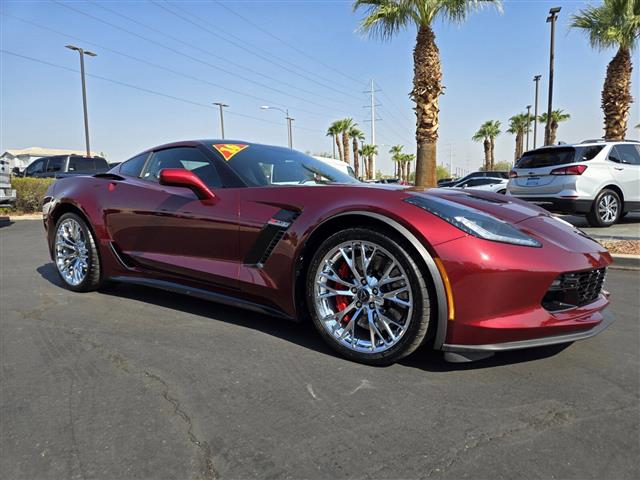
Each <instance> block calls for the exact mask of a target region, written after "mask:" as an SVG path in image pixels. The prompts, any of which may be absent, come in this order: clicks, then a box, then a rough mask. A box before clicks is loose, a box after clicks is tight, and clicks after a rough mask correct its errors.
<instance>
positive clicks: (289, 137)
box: [260, 105, 295, 148]
mask: <svg viewBox="0 0 640 480" xmlns="http://www.w3.org/2000/svg"><path fill="white" fill-rule="evenodd" d="M260 108H261V109H262V110H279V111H280V112H282V113H284V114H285V118H286V119H287V140H288V144H289V148H293V129H292V128H291V123H292V122H293V121H294V120H295V119H294V118H292V117H290V116H289V109H288V108H287V109H285V110H283V109H282V108H279V107H273V106H270V105H262V106H261V107H260Z"/></svg>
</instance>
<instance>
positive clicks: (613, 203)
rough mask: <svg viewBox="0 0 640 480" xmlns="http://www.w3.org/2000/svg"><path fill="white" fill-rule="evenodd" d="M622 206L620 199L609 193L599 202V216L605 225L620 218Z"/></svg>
mask: <svg viewBox="0 0 640 480" xmlns="http://www.w3.org/2000/svg"><path fill="white" fill-rule="evenodd" d="M619 209H620V205H619V203H618V199H617V198H616V197H614V196H613V195H611V194H610V193H607V194H605V195H603V196H602V198H600V201H599V202H598V215H599V216H600V219H601V220H602V221H603V222H604V223H611V222H613V221H615V219H616V218H617V217H618V210H619Z"/></svg>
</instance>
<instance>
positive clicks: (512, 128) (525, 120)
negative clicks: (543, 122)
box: [507, 113, 533, 160]
mask: <svg viewBox="0 0 640 480" xmlns="http://www.w3.org/2000/svg"><path fill="white" fill-rule="evenodd" d="M532 121H533V118H531V117H530V116H529V115H527V114H526V113H518V114H517V115H514V116H513V117H511V118H510V119H509V130H507V133H511V134H512V135H515V136H516V149H515V152H514V155H513V159H514V160H517V159H519V158H520V157H521V156H522V153H523V151H524V136H525V134H526V133H527V131H529V129H530V127H531V122H532Z"/></svg>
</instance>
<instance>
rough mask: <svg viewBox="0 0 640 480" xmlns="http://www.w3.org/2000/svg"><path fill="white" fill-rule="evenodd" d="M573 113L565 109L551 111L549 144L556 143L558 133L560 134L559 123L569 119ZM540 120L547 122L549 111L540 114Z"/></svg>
mask: <svg viewBox="0 0 640 480" xmlns="http://www.w3.org/2000/svg"><path fill="white" fill-rule="evenodd" d="M570 118H571V115H569V114H568V113H565V112H564V111H563V110H553V111H552V112H551V123H550V124H549V139H548V141H547V145H554V144H555V143H556V135H557V134H558V124H559V123H560V122H564V121H566V120H569V119H570ZM538 120H540V122H541V123H544V124H545V125H546V124H547V112H544V113H543V114H541V115H539V116H538Z"/></svg>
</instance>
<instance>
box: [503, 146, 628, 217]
mask: <svg viewBox="0 0 640 480" xmlns="http://www.w3.org/2000/svg"><path fill="white" fill-rule="evenodd" d="M509 177H510V178H509V183H508V185H507V194H508V195H513V196H515V197H518V198H521V199H523V200H528V201H530V202H533V203H536V204H539V205H540V206H542V207H544V208H546V209H547V210H551V211H554V212H559V213H575V214H583V215H586V216H587V220H588V221H589V224H590V225H592V226H594V227H608V226H610V225H613V224H614V223H616V222H617V221H618V220H619V219H620V218H621V217H622V216H624V215H625V214H626V213H627V212H630V211H633V210H640V142H637V141H632V140H625V141H616V142H614V141H604V140H599V141H598V140H589V141H586V142H582V143H579V144H576V145H557V146H550V147H543V148H538V149H536V150H531V151H529V152H525V154H524V155H522V157H521V158H520V159H519V160H518V161H517V162H516V164H515V167H514V168H513V170H512V171H511V172H510V173H509Z"/></svg>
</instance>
